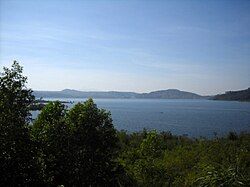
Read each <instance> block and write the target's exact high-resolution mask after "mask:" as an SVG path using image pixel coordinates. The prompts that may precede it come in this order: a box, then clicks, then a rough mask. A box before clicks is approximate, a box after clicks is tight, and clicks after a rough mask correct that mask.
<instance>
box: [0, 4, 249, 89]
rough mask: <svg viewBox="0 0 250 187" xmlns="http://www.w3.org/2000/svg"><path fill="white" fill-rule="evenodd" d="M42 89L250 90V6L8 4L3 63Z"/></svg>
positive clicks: (0, 31)
mask: <svg viewBox="0 0 250 187" xmlns="http://www.w3.org/2000/svg"><path fill="white" fill-rule="evenodd" d="M14 59H16V60H18V61H19V62H20V63H21V65H23V66H24V72H25V74H26V75H27V76H28V78H29V87H31V88H33V89H35V90H61V89H64V88H71V89H78V90H116V91H137V92H148V91H153V90H159V89H169V88H177V89H180V90H186V91H192V92H196V93H199V94H215V93H221V92H224V91H226V90H237V89H245V88H247V87H250V1H240V0H235V1H229V0H226V1H198V0H197V1H125V0H121V1H104V0H103V1H101V0H99V1H76V0H71V1H66V0H63V1H55V0H50V1H46V0H40V1H35V0H34V1H31V0H30V1H22V0H19V1H13V0H0V66H1V70H2V67H3V66H9V65H10V64H11V63H12V61H13V60H14Z"/></svg>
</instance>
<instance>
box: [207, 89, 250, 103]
mask: <svg viewBox="0 0 250 187" xmlns="http://www.w3.org/2000/svg"><path fill="white" fill-rule="evenodd" d="M212 99H213V100H226V101H250V88H248V89H246V90H239V91H228V92H225V93H224V94H220V95H216V96H214V97H213V98H212Z"/></svg>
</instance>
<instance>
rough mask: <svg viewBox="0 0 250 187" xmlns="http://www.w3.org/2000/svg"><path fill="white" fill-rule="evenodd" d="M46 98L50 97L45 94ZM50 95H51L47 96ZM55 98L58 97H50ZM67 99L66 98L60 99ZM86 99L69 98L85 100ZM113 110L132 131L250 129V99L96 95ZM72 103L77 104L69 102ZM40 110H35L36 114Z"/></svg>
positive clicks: (209, 132) (205, 133)
mask: <svg viewBox="0 0 250 187" xmlns="http://www.w3.org/2000/svg"><path fill="white" fill-rule="evenodd" d="M45 99H46V98H45ZM47 99H48V98H47ZM50 100H55V99H50ZM59 100H61V101H63V100H64V101H65V99H60V98H59ZM85 100H86V99H81V100H79V99H68V100H66V101H74V102H75V103H76V102H78V101H79V102H82V101H85ZM94 100H95V102H96V103H97V105H98V107H100V108H104V109H107V110H109V111H111V114H112V118H113V122H114V126H115V127H116V128H117V129H118V130H121V129H124V130H127V131H129V132H133V131H140V130H142V129H143V128H146V129H156V130H159V131H171V132H172V133H173V134H177V135H182V134H188V136H190V137H199V136H205V137H213V136H214V132H217V134H218V135H224V134H225V133H228V132H229V131H236V132H241V131H248V132H249V131H250V103H249V102H248V103H247V102H234V101H210V100H161V99H159V100H158V99H94ZM67 105H68V106H69V107H72V106H73V105H74V104H67ZM37 114H38V112H36V111H35V112H33V117H34V118H35V117H36V116H37Z"/></svg>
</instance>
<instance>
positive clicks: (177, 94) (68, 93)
mask: <svg viewBox="0 0 250 187" xmlns="http://www.w3.org/2000/svg"><path fill="white" fill-rule="evenodd" d="M34 95H35V96H36V98H41V97H43V98H89V97H92V98H145V99H207V97H205V96H201V95H198V94H195V93H191V92H185V91H180V90H176V89H169V90H160V91H154V92H150V93H142V94H140V93H135V92H116V91H107V92H104V91H100V92H94V91H90V92H86V91H78V90H71V89H65V90H62V91H34Z"/></svg>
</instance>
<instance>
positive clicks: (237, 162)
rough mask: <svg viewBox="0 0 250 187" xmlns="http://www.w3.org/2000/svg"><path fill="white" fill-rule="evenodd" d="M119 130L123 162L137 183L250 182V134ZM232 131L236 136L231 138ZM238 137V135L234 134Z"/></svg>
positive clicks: (149, 184) (205, 183)
mask: <svg viewBox="0 0 250 187" xmlns="http://www.w3.org/2000/svg"><path fill="white" fill-rule="evenodd" d="M124 134H126V133H125V132H120V134H119V137H120V140H121V141H124V140H125V142H126V143H122V145H125V144H126V145H127V146H126V148H125V149H123V151H122V152H121V153H120V156H119V158H120V160H119V161H120V163H121V164H122V165H123V166H124V168H125V170H126V172H127V173H129V174H130V175H131V176H132V178H133V179H134V181H135V184H136V185H138V186H247V185H248V184H249V182H250V181H249V177H250V173H249V171H250V170H249V166H250V159H249V158H250V153H249V150H250V141H249V140H250V135H249V134H247V133H245V134H244V133H242V134H240V135H237V134H235V133H229V136H228V137H227V138H217V139H212V140H207V139H191V138H187V137H181V136H179V137H178V136H173V135H171V136H168V138H166V137H165V138H164V133H156V132H155V131H152V132H147V135H146V137H145V138H143V139H142V140H140V142H139V144H138V145H137V146H133V147H132V146H131V147H130V146H129V145H130V144H134V143H133V142H134V140H135V139H138V138H140V137H141V136H142V134H145V132H142V133H141V134H140V133H136V136H137V137H135V133H133V134H126V135H127V137H126V139H124ZM232 134H233V138H232ZM235 137H237V138H235Z"/></svg>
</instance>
